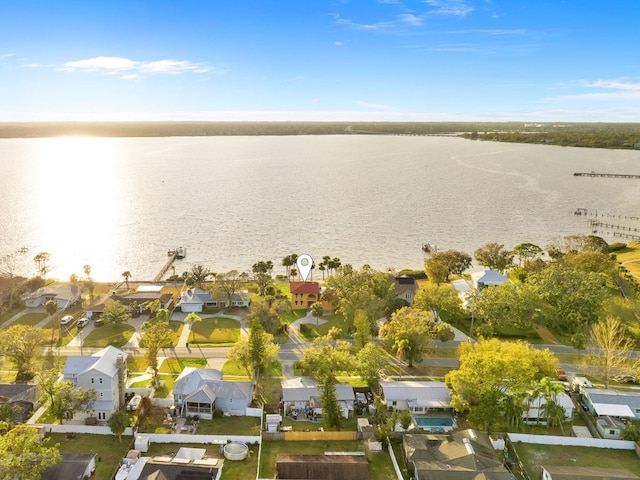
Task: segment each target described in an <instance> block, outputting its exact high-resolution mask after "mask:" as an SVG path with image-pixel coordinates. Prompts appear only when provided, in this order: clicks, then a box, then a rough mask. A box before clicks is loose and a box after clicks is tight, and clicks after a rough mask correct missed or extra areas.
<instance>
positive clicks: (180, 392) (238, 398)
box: [173, 367, 253, 420]
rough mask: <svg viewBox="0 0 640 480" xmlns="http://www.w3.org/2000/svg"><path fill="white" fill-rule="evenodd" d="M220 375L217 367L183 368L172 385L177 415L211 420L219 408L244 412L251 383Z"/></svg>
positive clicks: (250, 397)
mask: <svg viewBox="0 0 640 480" xmlns="http://www.w3.org/2000/svg"><path fill="white" fill-rule="evenodd" d="M222 376H223V375H222V372H221V371H220V370H216V369H213V368H193V367H187V368H185V369H184V370H183V371H182V373H181V374H180V375H179V376H178V378H177V379H176V383H175V386H174V387H173V404H174V407H175V408H176V411H177V412H178V414H179V415H181V416H183V417H186V416H188V415H191V416H193V415H198V416H200V418H202V419H206V420H211V419H212V418H213V412H214V411H215V410H217V409H219V410H222V411H223V412H224V413H225V415H236V416H243V415H245V414H246V411H247V408H249V405H250V404H251V400H252V399H253V384H252V383H251V382H235V381H230V380H223V379H222Z"/></svg>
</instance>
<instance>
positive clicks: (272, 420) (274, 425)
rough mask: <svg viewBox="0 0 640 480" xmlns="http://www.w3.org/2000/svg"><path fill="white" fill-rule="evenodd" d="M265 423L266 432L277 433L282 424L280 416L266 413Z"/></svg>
mask: <svg viewBox="0 0 640 480" xmlns="http://www.w3.org/2000/svg"><path fill="white" fill-rule="evenodd" d="M265 423H266V424H267V432H277V431H278V430H279V429H280V424H281V423H282V415H279V414H277V413H268V414H267V415H266V417H265Z"/></svg>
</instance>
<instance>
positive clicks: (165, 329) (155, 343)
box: [142, 309, 173, 388]
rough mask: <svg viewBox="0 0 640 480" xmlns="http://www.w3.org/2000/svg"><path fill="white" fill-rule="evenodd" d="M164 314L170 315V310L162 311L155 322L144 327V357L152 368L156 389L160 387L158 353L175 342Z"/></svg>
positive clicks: (159, 311)
mask: <svg viewBox="0 0 640 480" xmlns="http://www.w3.org/2000/svg"><path fill="white" fill-rule="evenodd" d="M161 312H162V313H161ZM164 312H167V314H168V313H169V312H168V310H164V309H160V310H158V312H157V314H156V317H155V319H154V320H149V321H148V322H145V323H144V324H143V325H142V332H143V333H142V341H143V343H144V347H145V355H144V357H145V359H146V361H147V366H148V367H150V368H151V375H152V377H153V381H154V384H155V386H156V388H157V387H158V353H159V352H160V349H161V348H166V347H171V346H172V342H173V330H171V327H170V326H169V322H168V321H167V320H165V319H164V318H165V316H167V315H165V313H164ZM161 317H162V318H161ZM167 318H168V316H167Z"/></svg>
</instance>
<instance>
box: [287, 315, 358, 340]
mask: <svg viewBox="0 0 640 480" xmlns="http://www.w3.org/2000/svg"><path fill="white" fill-rule="evenodd" d="M320 320H321V321H322V320H324V322H325V323H321V321H320V322H318V323H319V325H316V324H315V323H308V324H306V325H307V326H306V327H305V330H306V332H302V329H301V330H300V336H301V337H302V338H303V339H305V340H313V339H314V338H317V337H322V336H324V335H326V334H327V333H329V330H331V329H332V328H334V327H335V328H338V329H340V331H341V332H342V333H341V334H340V338H342V339H350V338H351V336H350V334H349V330H350V329H351V327H352V325H351V323H350V322H347V320H346V319H345V318H344V317H343V316H342V315H340V314H333V315H323V316H321V317H320Z"/></svg>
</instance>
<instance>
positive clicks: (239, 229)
mask: <svg viewBox="0 0 640 480" xmlns="http://www.w3.org/2000/svg"><path fill="white" fill-rule="evenodd" d="M592 170H594V171H597V172H615V173H633V174H640V152H638V151H621V150H596V149H579V148H566V147H554V146H540V145H518V144H505V143H491V142H474V141H469V140H463V139H459V138H453V137H426V136H283V137H196V138H193V137H188V138H185V137H170V138H50V139H9V140H0V173H1V174H0V199H1V204H2V209H1V210H0V257H2V256H4V255H7V254H10V253H12V252H14V251H16V250H17V249H19V248H21V247H23V246H24V247H28V249H29V251H28V253H27V254H25V255H24V256H23V257H22V258H23V260H22V262H21V263H20V264H19V266H18V267H19V268H18V271H17V272H16V273H19V274H23V275H32V274H33V273H34V271H35V265H34V263H33V261H32V259H33V257H34V256H35V254H36V253H38V252H41V251H46V252H48V253H50V254H51V264H52V267H53V271H52V272H51V274H50V276H51V277H57V278H60V279H64V280H66V279H68V278H69V275H70V274H71V273H76V274H78V275H82V271H83V265H85V264H89V265H91V267H92V274H93V277H94V278H95V279H97V280H101V281H119V280H122V277H121V273H122V272H123V271H126V270H128V271H130V272H131V274H132V280H149V279H151V278H153V277H154V276H155V275H156V273H157V272H158V271H159V269H160V268H161V267H162V265H163V264H164V263H165V262H166V260H167V250H168V249H171V248H176V247H179V246H184V247H186V248H187V258H186V259H185V260H182V261H179V262H178V263H177V264H176V270H177V272H178V273H181V272H182V271H184V270H188V269H189V268H190V266H191V264H193V263H202V264H204V265H206V266H207V267H209V268H210V269H211V270H212V271H215V272H224V271H228V270H231V269H238V270H240V271H246V270H250V268H251V265H252V264H253V263H254V262H256V261H258V260H272V261H273V262H274V263H275V264H276V265H277V266H278V268H277V269H276V273H283V272H284V269H283V268H280V267H279V266H280V263H281V259H282V257H283V256H285V255H288V254H289V253H308V254H310V255H311V256H313V257H314V258H321V257H322V256H324V255H330V256H331V257H336V256H337V257H340V259H341V260H342V262H343V263H351V264H353V265H354V266H356V267H360V266H362V265H363V264H365V263H368V264H370V265H371V266H372V267H374V268H377V269H380V270H385V269H387V268H388V267H394V268H396V269H400V268H421V267H422V263H423V260H424V256H423V252H422V251H421V248H420V247H421V245H422V244H423V243H425V242H430V243H434V244H437V245H438V246H439V248H441V249H449V248H452V249H456V250H463V251H466V252H467V253H469V254H473V251H474V250H475V249H476V248H478V247H479V246H482V245H484V244H486V243H488V242H498V243H502V244H504V245H505V246H506V247H507V248H512V247H514V246H515V245H517V244H518V243H522V242H532V243H536V244H538V245H540V246H541V247H543V248H544V247H546V246H547V245H549V244H550V243H551V242H553V241H555V240H557V239H559V238H561V237H562V236H565V235H570V234H576V233H590V232H591V227H589V225H588V222H587V218H592V217H584V216H577V215H574V214H573V212H574V211H575V209H576V208H586V209H588V212H589V214H590V215H593V214H595V212H598V215H599V216H602V215H605V217H603V218H609V219H611V218H612V215H615V216H616V217H617V216H619V215H620V216H639V215H640V181H639V180H627V179H607V178H580V177H574V176H573V173H574V172H576V171H585V172H589V171H592ZM615 220H616V222H617V223H622V224H631V223H633V221H631V220H627V219H618V218H616V219H615ZM625 222H626V223H625ZM636 223H637V222H636ZM635 226H637V225H635ZM600 234H601V235H602V236H603V237H605V238H606V239H607V240H609V241H616V240H617V241H622V240H620V239H615V238H614V237H613V236H611V235H610V234H609V233H607V232H606V231H603V232H601V233H600ZM280 270H282V272H280Z"/></svg>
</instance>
